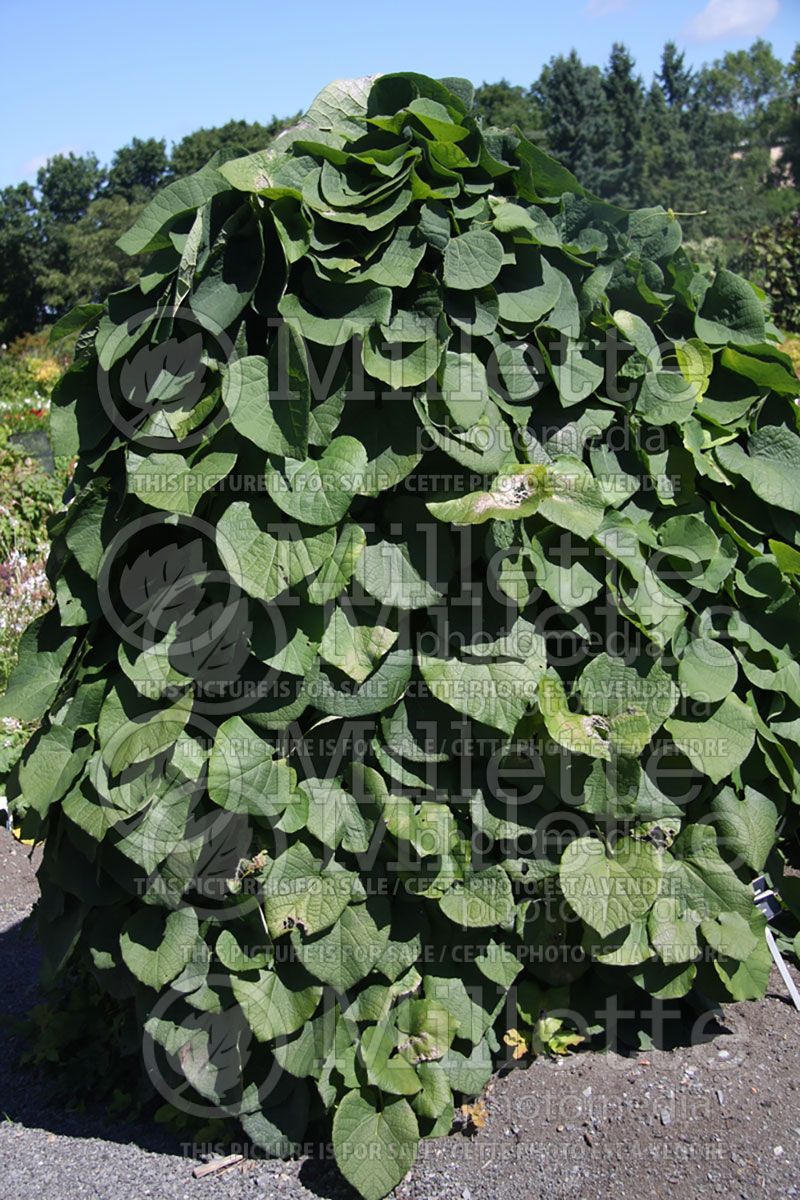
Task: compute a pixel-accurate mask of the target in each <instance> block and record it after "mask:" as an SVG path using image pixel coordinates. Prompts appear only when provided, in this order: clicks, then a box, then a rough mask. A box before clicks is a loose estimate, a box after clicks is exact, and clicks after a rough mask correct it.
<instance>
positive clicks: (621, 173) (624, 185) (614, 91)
mask: <svg viewBox="0 0 800 1200" xmlns="http://www.w3.org/2000/svg"><path fill="white" fill-rule="evenodd" d="M635 65H636V64H635V62H634V59H633V58H632V56H631V54H630V53H629V51H628V50H627V49H626V47H625V46H623V45H622V43H621V42H615V43H614V45H613V46H612V48H611V56H610V58H609V60H608V66H607V67H606V70H605V73H604V75H603V91H604V92H605V96H606V101H607V103H608V107H609V111H610V114H611V119H612V122H613V126H614V154H615V158H616V159H617V160H618V162H619V166H618V170H617V179H616V180H615V181H614V183H613V185H612V186H611V187H610V188H609V191H608V194H607V197H606V198H607V199H609V200H612V201H613V202H614V203H615V204H623V205H626V206H628V207H636V206H638V205H640V204H641V203H642V202H643V195H644V142H643V137H642V134H643V127H644V111H645V110H644V86H643V84H642V80H641V77H640V76H639V75H636V74H635V73H634V67H635Z"/></svg>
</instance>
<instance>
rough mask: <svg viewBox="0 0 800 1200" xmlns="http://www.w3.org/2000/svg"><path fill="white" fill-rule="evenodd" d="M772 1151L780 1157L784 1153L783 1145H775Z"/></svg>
mask: <svg viewBox="0 0 800 1200" xmlns="http://www.w3.org/2000/svg"><path fill="white" fill-rule="evenodd" d="M772 1153H773V1154H774V1155H775V1157H776V1158H780V1156H781V1155H782V1154H783V1146H773V1147H772Z"/></svg>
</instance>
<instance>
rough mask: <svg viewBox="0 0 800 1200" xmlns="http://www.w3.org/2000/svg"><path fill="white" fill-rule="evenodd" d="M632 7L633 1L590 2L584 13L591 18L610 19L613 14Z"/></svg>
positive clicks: (603, 0)
mask: <svg viewBox="0 0 800 1200" xmlns="http://www.w3.org/2000/svg"><path fill="white" fill-rule="evenodd" d="M630 5H631V0H588V3H587V5H586V7H585V8H584V10H583V11H584V12H585V13H586V15H587V16H589V17H610V16H611V14H612V13H619V12H623V11H624V10H625V9H626V8H629V7H630Z"/></svg>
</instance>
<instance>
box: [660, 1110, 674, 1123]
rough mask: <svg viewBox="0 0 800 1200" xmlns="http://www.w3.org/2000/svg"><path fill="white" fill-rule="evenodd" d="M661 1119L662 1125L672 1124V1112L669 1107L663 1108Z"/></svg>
mask: <svg viewBox="0 0 800 1200" xmlns="http://www.w3.org/2000/svg"><path fill="white" fill-rule="evenodd" d="M659 1120H660V1121H661V1124H662V1125H671V1124H672V1113H671V1112H670V1111H669V1109H668V1108H662V1110H661V1114H660V1117H659Z"/></svg>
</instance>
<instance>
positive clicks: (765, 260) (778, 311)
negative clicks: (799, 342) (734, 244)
mask: <svg viewBox="0 0 800 1200" xmlns="http://www.w3.org/2000/svg"><path fill="white" fill-rule="evenodd" d="M738 265H739V268H740V270H744V271H746V272H747V273H748V275H750V276H751V278H754V279H757V280H758V282H759V284H760V285H761V286H762V287H763V288H764V289H765V291H766V292H767V294H768V296H769V298H770V301H771V307H772V313H773V316H774V318H775V320H776V321H777V322H778V324H779V325H781V326H782V327H783V328H784V329H787V330H789V331H790V332H792V333H799V332H800V281H799V280H800V212H794V213H791V214H790V215H789V216H787V217H783V218H782V219H781V220H779V221H774V222H773V223H772V224H771V225H765V226H763V228H761V229H756V230H755V231H754V232H753V233H752V234H751V235H750V237H749V238H748V239H747V244H746V247H745V250H744V253H743V255H742V257H741V261H740V263H739V264H738Z"/></svg>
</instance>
